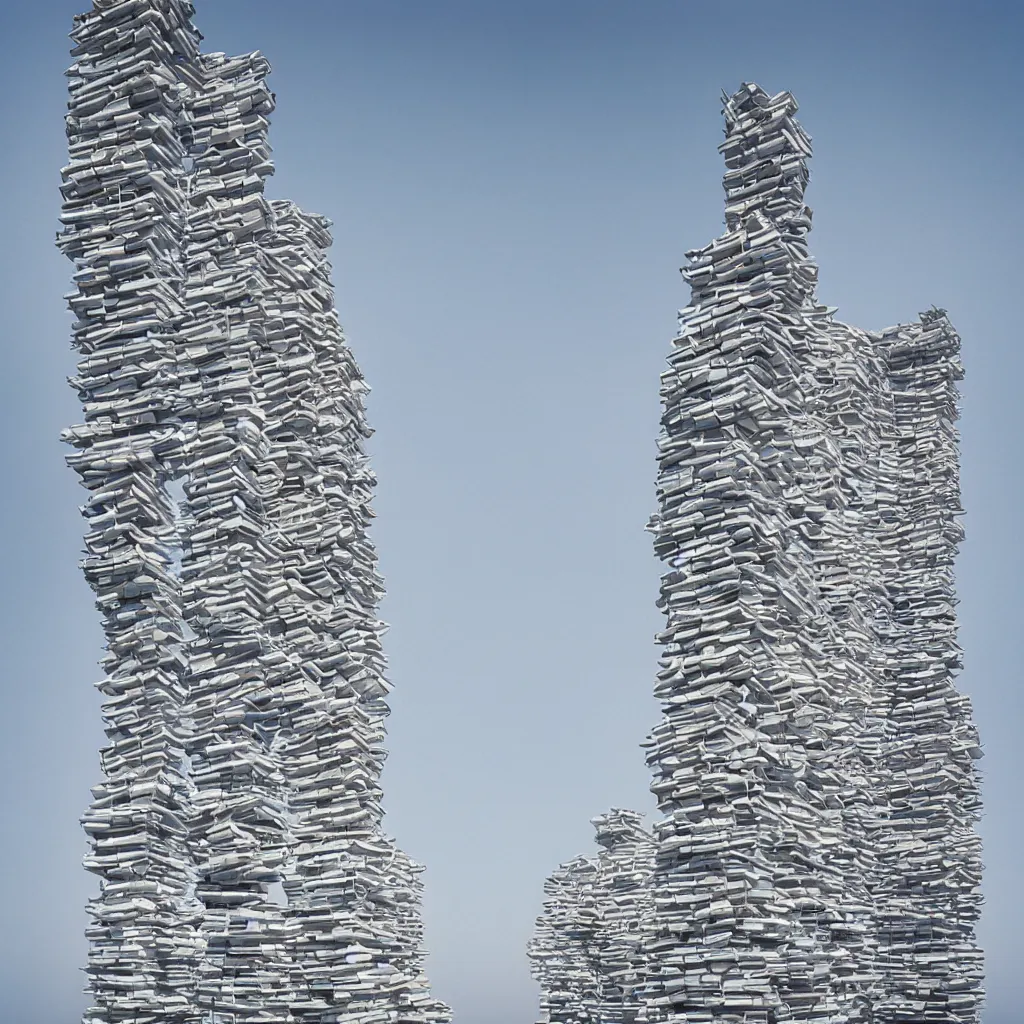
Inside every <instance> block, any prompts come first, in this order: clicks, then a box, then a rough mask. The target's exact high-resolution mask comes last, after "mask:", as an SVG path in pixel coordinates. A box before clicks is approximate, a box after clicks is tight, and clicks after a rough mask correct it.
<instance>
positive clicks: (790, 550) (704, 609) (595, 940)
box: [530, 85, 982, 1024]
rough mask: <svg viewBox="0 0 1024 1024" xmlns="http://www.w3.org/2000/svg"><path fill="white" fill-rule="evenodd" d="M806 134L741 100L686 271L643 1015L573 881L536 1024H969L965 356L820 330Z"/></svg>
mask: <svg viewBox="0 0 1024 1024" xmlns="http://www.w3.org/2000/svg"><path fill="white" fill-rule="evenodd" d="M796 109H797V107H796V101H795V100H794V99H793V97H792V96H791V95H790V94H789V93H785V92H783V93H779V94H777V95H775V96H769V95H768V94H767V93H766V92H765V91H764V90H763V89H761V88H759V87H758V86H756V85H744V86H742V87H741V88H740V89H739V90H738V91H737V92H736V93H735V94H734V95H733V96H729V97H724V112H725V120H726V139H725V142H724V143H723V144H722V146H721V147H720V149H721V152H722V154H723V156H724V157H725V163H726V174H725V179H724V185H725V193H726V207H725V220H726V224H725V232H724V234H723V235H721V236H720V237H719V238H717V239H715V240H714V241H713V242H711V243H710V244H709V245H707V246H705V247H704V248H702V249H696V250H693V251H692V252H690V253H688V254H687V256H688V258H689V261H690V263H689V266H688V267H687V268H686V269H685V270H684V271H683V275H684V277H685V279H686V280H687V281H688V282H689V283H690V285H691V287H692V295H691V299H690V303H689V305H688V306H687V307H686V309H684V310H683V311H682V313H681V314H680V325H679V326H680V329H679V335H678V337H677V338H676V339H675V340H674V342H673V346H672V351H671V354H670V355H669V359H668V364H669V365H668V368H667V370H666V371H665V372H664V373H663V374H662V378H661V398H662V410H663V414H662V430H661V436H660V438H659V443H658V456H659V472H658V492H657V493H658V503H659V508H658V511H657V513H656V514H655V516H654V517H653V519H652V521H651V524H650V529H651V531H652V533H653V534H654V539H655V550H656V552H657V554H658V556H659V558H661V559H662V561H663V562H664V563H665V570H664V573H663V576H662V581H661V596H660V600H659V606H660V607H661V608H662V610H663V611H664V613H665V619H666V622H665V628H664V630H663V631H662V632H661V633H660V635H659V637H658V640H659V643H660V644H661V646H662V657H661V662H660V664H661V670H660V672H659V673H658V681H657V684H656V686H655V696H656V697H657V698H658V700H659V701H660V702H661V712H662V714H661V720H660V722H659V723H658V724H657V725H656V727H655V728H654V729H653V730H652V732H651V735H650V737H649V738H648V740H647V742H646V744H645V747H646V749H647V763H648V765H649V766H650V767H651V768H652V770H653V774H654V778H653V782H652V784H651V791H652V793H653V794H654V796H655V798H656V799H657V802H658V810H659V812H660V817H659V818H658V819H657V820H656V821H655V822H654V826H653V829H652V832H653V837H652V838H653V841H652V842H650V843H649V844H648V847H647V848H646V857H647V859H648V870H647V872H646V873H642V874H641V885H642V888H643V892H642V894H636V895H639V898H634V899H632V900H631V903H630V906H637V907H642V908H644V909H643V911H642V912H641V913H639V914H637V915H634V920H633V922H632V924H633V925H634V926H635V928H636V932H635V934H636V935H637V941H636V942H634V943H631V944H629V943H628V944H627V945H626V946H625V947H623V946H621V945H620V946H619V949H620V951H621V952H620V954H617V955H616V957H613V958H607V962H608V963H609V964H610V963H611V962H612V961H613V960H617V961H618V962H619V963H620V964H629V965H630V966H629V968H628V969H623V968H622V967H619V968H618V969H616V970H614V971H612V972H611V973H615V974H617V975H618V976H619V977H623V978H629V979H630V984H631V985H632V990H629V986H628V985H627V987H626V990H625V991H624V993H623V999H622V1002H621V1005H620V1006H617V1007H609V1006H608V1005H607V1004H604V1005H602V1001H601V996H600V993H601V991H602V987H603V985H604V984H605V981H606V980H607V977H608V974H609V970H608V969H606V968H605V967H604V966H603V963H604V962H605V961H604V960H603V959H602V956H601V954H600V951H601V949H602V948H603V943H604V940H605V937H606V936H607V935H608V934H609V932H610V930H611V929H610V923H611V921H612V919H613V918H614V916H615V914H614V912H613V911H610V908H611V907H614V901H613V903H612V904H609V903H607V901H605V902H604V903H602V899H601V897H600V893H601V892H602V889H601V879H602V873H601V871H600V870H599V868H598V862H597V861H595V860H593V859H587V858H580V859H577V860H576V861H573V862H570V863H569V864H567V865H564V866H563V867H562V868H560V869H559V871H558V872H556V873H555V875H553V876H552V878H551V879H550V880H549V882H548V884H547V886H546V889H545V892H546V893H547V895H548V896H549V900H548V902H547V903H546V904H545V914H544V915H543V916H542V917H541V919H540V920H539V922H538V933H537V937H536V938H535V940H534V942H533V944H532V946H531V950H530V952H531V956H532V959H533V961H534V965H535V976H536V977H537V978H538V980H539V981H540V983H541V989H542V994H541V1010H542V1017H543V1020H544V1021H545V1022H548V1021H550V1022H555V1021H558V1022H566V1024H569V1022H571V1024H583V1022H587V1021H594V1020H600V1021H602V1022H603V1021H605V1020H618V1019H626V1017H625V1016H624V1015H623V1014H624V1013H625V1014H628V1015H629V1016H630V1017H632V1015H633V1013H634V1008H635V1018H633V1019H636V1020H637V1021H638V1022H641V1024H656V1022H674V1021H685V1022H686V1024H712V1022H714V1024H725V1022H727V1024H781V1022H783V1021H813V1022H817V1024H855V1022H863V1024H868V1022H871V1024H897V1022H906V1024H910V1022H913V1024H918V1022H924V1021H935V1022H937V1024H938V1022H941V1024H978V1021H979V1013H980V1005H981V1000H982V957H981V952H980V950H979V949H978V947H977V943H976V940H975V934H974V929H975V925H976V922H977V919H978V913H979V907H980V901H981V897H980V894H979V891H978V887H979V883H980V875H981V862H980V849H979V840H978V835H977V833H976V831H975V823H976V821H977V817H978V813H979V804H980V798H979V787H978V777H977V772H976V769H975V760H976V759H977V758H978V757H980V756H981V749H980V746H979V744H978V736H977V732H976V730H975V728H974V725H973V723H972V719H971V709H970V702H969V701H968V699H967V698H966V697H965V696H964V695H962V694H960V693H959V692H958V691H957V689H956V686H955V676H956V673H957V671H958V670H959V667H960V649H959V647H958V646H957V641H956V612H955V606H956V597H955V586H954V579H953V561H954V558H955V554H956V550H957V546H958V544H959V542H960V540H961V538H962V530H961V528H960V524H959V516H960V514H961V508H960V494H959V483H958V471H959V452H958V436H957V432H956V425H955V424H956V419H957V415H958V405H957V403H958V398H957V391H956V382H957V381H958V380H959V379H960V377H961V376H962V369H961V365H960V359H959V348H960V339H959V338H958V337H957V335H956V332H955V331H954V330H953V328H952V325H951V324H950V322H949V319H948V318H947V316H946V314H945V313H944V312H943V311H942V310H937V309H934V310H931V311H929V312H926V313H923V314H921V316H920V318H919V319H918V321H917V322H916V323H913V324H908V325H901V326H899V327H895V328H892V329H890V330H887V331H883V332H881V333H878V334H876V333H869V332H866V331H863V330H859V329H857V328H854V327H850V326H848V325H846V324H844V323H842V322H840V321H838V320H836V319H835V317H834V314H835V312H836V310H835V309H834V308H832V307H827V306H823V305H820V304H819V303H818V301H817V298H816V295H815V291H816V281H817V268H816V267H815V265H814V263H813V262H812V261H811V259H810V256H809V252H808V247H807V235H808V232H809V230H810V226H811V211H810V210H809V209H808V208H807V207H806V206H805V205H804V190H805V188H806V186H807V183H808V181H809V173H808V169H807V163H808V159H809V157H810V154H811V146H810V139H809V137H808V136H807V134H806V133H805V132H804V131H803V129H802V128H801V126H800V124H799V123H798V122H797V121H796V119H795V114H796ZM602 907H603V908H604V909H603V910H602ZM606 918H607V920H606ZM622 953H625V956H622V955H621V954H622Z"/></svg>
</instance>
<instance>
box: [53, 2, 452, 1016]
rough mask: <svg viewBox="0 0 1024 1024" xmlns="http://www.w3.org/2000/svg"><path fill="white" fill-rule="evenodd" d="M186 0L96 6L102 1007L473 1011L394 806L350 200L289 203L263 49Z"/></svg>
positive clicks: (78, 200) (86, 143) (73, 190)
mask: <svg viewBox="0 0 1024 1024" xmlns="http://www.w3.org/2000/svg"><path fill="white" fill-rule="evenodd" d="M193 13H194V11H193V8H192V5H191V4H189V3H187V2H184V0H113V2H112V0H95V2H94V5H93V9H92V11H91V12H89V13H88V14H85V15H82V16H80V17H79V18H77V19H76V25H75V30H74V33H73V35H72V39H73V41H74V43H75V48H74V50H73V56H74V58H75V63H74V65H73V66H72V68H71V69H70V71H69V72H68V77H69V79H70V101H69V105H68V107H69V113H68V118H67V127H68V139H69V152H70V162H69V165H68V166H67V167H66V168H65V169H64V172H63V178H64V185H63V188H62V192H63V195H64V209H63V214H62V222H63V224H64V225H65V227H64V230H63V232H62V233H61V235H60V236H59V239H58V241H59V244H60V246H61V248H62V250H63V251H64V252H65V253H66V255H67V256H68V257H69V258H70V259H72V260H74V263H75V274H74V280H75V285H76V289H75V291H74V292H72V293H71V294H70V295H69V296H68V299H69V303H70V306H71V308H72V311H73V312H74V313H75V315H76V320H75V324H74V344H75V347H76V348H77V350H78V352H79V355H80V362H79V367H78V374H77V376H76V377H75V378H74V379H73V381H72V383H73V385H74V386H75V387H76V388H77V389H78V391H79V393H80V395H81V399H82V403H83V409H84V421H83V423H82V424H80V425H78V426H76V427H73V428H71V429H69V430H68V431H67V433H66V440H67V441H69V442H70V443H71V444H72V445H74V446H75V449H76V451H75V453H74V454H73V455H72V456H70V457H69V462H70V464H71V465H72V466H73V468H74V469H75V470H76V471H77V472H78V474H79V475H80V477H81V480H82V483H83V484H84V486H85V487H86V488H87V489H88V491H89V498H88V500H87V503H86V505H85V506H84V508H83V513H84V515H85V516H86V519H87V522H88V532H87V535H86V559H85V562H84V563H83V568H84V570H85V573H86V577H87V579H88V581H89V582H90V584H91V585H92V587H93V589H94V591H95V593H96V600H97V607H98V609H99V610H100V612H101V614H102V615H103V622H104V629H105V633H106V640H107V653H106V655H105V657H104V659H103V668H104V678H103V680H102V681H101V682H100V683H99V684H98V685H99V687H100V690H101V692H102V693H103V695H104V698H105V702H104V705H103V714H104V721H105V724H106V731H107V736H108V740H109V742H108V745H107V746H106V747H105V748H104V750H103V752H102V755H101V761H102V770H103V779H102V781H101V783H100V784H99V785H98V786H97V787H95V788H94V790H93V796H94V801H93V804H92V806H91V807H90V809H89V811H88V812H87V814H86V817H85V821H84V824H85V828H86V831H87V832H88V834H89V836H90V839H91V843H90V845H91V851H90V853H89V856H88V857H87V860H86V864H87V867H88V868H89V869H90V870H91V871H93V872H95V873H96V874H97V875H98V876H99V879H100V893H99V896H98V897H97V898H96V899H95V900H93V901H92V902H91V904H90V907H89V912H90V916H91V918H92V924H91V925H90V928H89V933H88V937H89V940H90V954H89V963H88V967H87V975H88V978H89V991H90V994H91V997H92V1005H91V1007H90V1009H89V1011H88V1012H87V1014H86V1018H85V1019H86V1020H87V1021H88V1022H90V1024H113V1022H120V1021H125V1022H127V1021H131V1022H139V1024H142V1022H146V1021H152V1022H154V1024H155V1022H158V1021H159V1022H160V1024H172V1022H175V1021H179V1022H182V1024H185V1022H189V1024H193V1022H195V1024H198V1022H200V1021H203V1022H211V1021H232V1022H233V1024H242V1022H245V1021H266V1022H276V1021H280V1022H286V1021H288V1022H299V1021H316V1022H327V1021H347V1020H351V1021H355V1020H358V1021H360V1022H367V1024H370V1022H373V1021H381V1022H383V1021H390V1022H394V1021H409V1022H414V1021H415V1022H420V1021H422V1022H441V1021H445V1020H447V1019H449V1016H450V1015H449V1014H448V1010H447V1008H446V1007H445V1006H444V1004H442V1003H440V1002H438V1001H437V1000H435V999H434V998H433V997H432V996H431V994H430V991H429V987H428V985H427V982H426V978H425V976H424V972H423V957H424V953H423V950H422V924H421V921H420V916H419V905H420V894H421V889H422V886H421V883H420V880H419V873H420V870H421V869H420V868H419V866H418V865H416V864H415V863H413V862H412V861H410V860H409V858H408V857H407V856H406V855H405V854H404V853H402V851H400V850H399V849H397V848H396V846H395V844H394V843H393V841H392V840H391V839H390V838H389V837H388V836H387V835H385V834H384V832H383V828H382V818H383V811H382V807H381V788H380V775H381V770H382V767H383V763H384V759H385V749H384V738H385V731H384V721H385V718H386V716H387V713H388V707H387V703H386V700H385V697H386V694H387V692H388V689H389V684H388V682H387V680H386V677H385V659H384V655H383V650H382V644H381V636H382V634H383V632H384V629H385V626H384V624H383V623H382V622H381V621H380V620H379V618H378V615H377V607H378V605H379V602H380V599H381V596H382V594H383V586H382V581H381V579H380V577H379V575H378V574H377V571H376V554H375V551H374V548H373V545H372V543H371V542H370V540H369V536H368V526H369V523H370V520H371V518H372V516H373V512H372V508H371V505H370V500H371V496H372V492H373V487H374V483H375V480H374V476H373V473H372V471H371V469H370V468H369V466H368V463H367V458H366V454H365V450H364V443H365V439H366V438H367V437H368V436H369V433H370V431H369V428H368V427H367V423H366V417H365V410H364V397H365V393H366V391H367V390H368V389H367V387H366V384H365V382H364V380H363V378H362V375H361V374H360V372H359V369H358V367H357V365H356V364H355V362H354V360H353V358H352V354H351V351H350V350H349V348H348V346H347V345H346V343H345V340H344V337H343V335H342V333H341V328H340V326H339V323H338V319H337V314H336V311H335V309H334V299H333V292H332V287H331V268H330V264H329V262H328V258H327V252H328V249H329V247H330V244H331V236H330V232H329V223H328V222H327V221H326V220H325V219H324V218H322V217H319V216H315V215H311V214H307V213H304V212H303V211H302V210H300V209H299V208H298V207H296V206H295V205H294V204H293V203H290V202H284V201H275V200H269V199H268V198H266V196H265V194H264V183H265V180H266V178H267V177H268V176H269V175H270V174H271V173H272V172H273V166H272V164H271V160H270V147H269V143H268V138H267V135H268V129H269V116H270V114H271V112H272V111H273V107H274V98H273V95H272V93H271V92H270V91H269V89H268V88H267V84H266V78H267V75H268V73H269V70H270V68H269V64H268V63H267V61H266V60H265V59H264V58H263V57H262V56H261V55H260V54H259V53H253V54H245V55H242V56H238V57H229V56H227V55H225V54H203V53H202V52H201V50H200V42H201V36H200V35H199V33H198V32H197V31H196V29H195V27H194V26H193V24H192V16H193Z"/></svg>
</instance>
